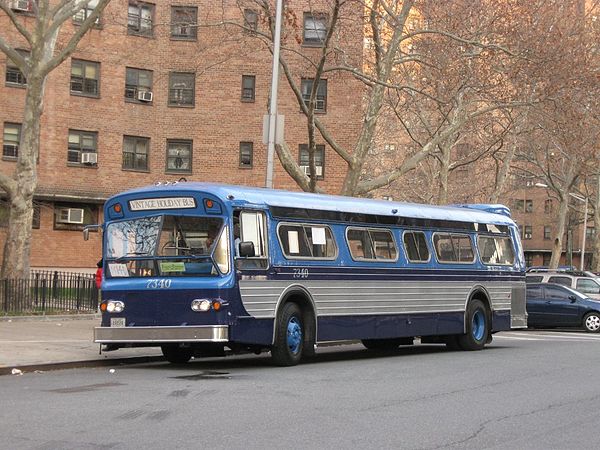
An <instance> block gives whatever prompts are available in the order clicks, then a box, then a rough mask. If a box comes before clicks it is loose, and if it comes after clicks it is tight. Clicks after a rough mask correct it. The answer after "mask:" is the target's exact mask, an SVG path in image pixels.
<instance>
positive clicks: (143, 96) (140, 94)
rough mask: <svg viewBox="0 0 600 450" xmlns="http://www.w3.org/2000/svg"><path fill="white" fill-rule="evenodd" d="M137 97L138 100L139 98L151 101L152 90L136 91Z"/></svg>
mask: <svg viewBox="0 0 600 450" xmlns="http://www.w3.org/2000/svg"><path fill="white" fill-rule="evenodd" d="M137 98H138V100H140V101H142V102H151V101H152V92H150V91H138V93H137Z"/></svg>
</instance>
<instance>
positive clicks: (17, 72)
mask: <svg viewBox="0 0 600 450" xmlns="http://www.w3.org/2000/svg"><path fill="white" fill-rule="evenodd" d="M17 52H19V53H20V54H21V56H23V57H25V58H27V57H29V52H28V51H27V50H19V49H17ZM5 79H6V84H7V86H13V87H25V86H27V78H25V75H23V72H21V69H19V68H18V67H17V65H16V64H15V63H14V62H13V61H12V60H11V59H10V58H7V59H6V78H5Z"/></svg>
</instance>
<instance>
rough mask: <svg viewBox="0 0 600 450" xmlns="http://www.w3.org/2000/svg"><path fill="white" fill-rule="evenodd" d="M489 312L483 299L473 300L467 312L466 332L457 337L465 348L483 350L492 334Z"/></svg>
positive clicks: (461, 346) (460, 344) (459, 343)
mask: <svg viewBox="0 0 600 450" xmlns="http://www.w3.org/2000/svg"><path fill="white" fill-rule="evenodd" d="M488 317H489V314H488V312H487V309H486V307H485V305H484V304H483V302H482V301H481V300H477V299H474V300H471V301H470V302H469V305H468V306H467V313H466V314H465V320H466V322H467V323H466V324H465V325H466V330H467V332H466V333H465V334H461V335H459V336H458V337H457V341H458V345H459V346H460V348H462V349H463V350H481V349H482V348H483V347H484V346H485V343H486V341H487V339H488V335H489V334H490V323H489V319H488Z"/></svg>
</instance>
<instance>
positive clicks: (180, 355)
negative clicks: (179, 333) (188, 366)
mask: <svg viewBox="0 0 600 450" xmlns="http://www.w3.org/2000/svg"><path fill="white" fill-rule="evenodd" d="M160 349H161V350H162V353H163V355H164V357H165V359H166V360H167V361H169V362H170V363H172V364H185V363H186V362H188V361H189V360H190V359H191V358H192V356H193V351H192V349H191V347H180V346H179V345H177V344H164V345H161V346H160Z"/></svg>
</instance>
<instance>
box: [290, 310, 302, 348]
mask: <svg viewBox="0 0 600 450" xmlns="http://www.w3.org/2000/svg"><path fill="white" fill-rule="evenodd" d="M301 344H302V327H301V326H300V321H299V320H298V318H297V317H292V318H291V319H290V320H289V322H288V326H287V345H288V348H289V349H290V351H291V352H292V353H294V354H296V353H298V352H299V351H300V345H301Z"/></svg>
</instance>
